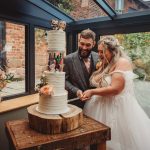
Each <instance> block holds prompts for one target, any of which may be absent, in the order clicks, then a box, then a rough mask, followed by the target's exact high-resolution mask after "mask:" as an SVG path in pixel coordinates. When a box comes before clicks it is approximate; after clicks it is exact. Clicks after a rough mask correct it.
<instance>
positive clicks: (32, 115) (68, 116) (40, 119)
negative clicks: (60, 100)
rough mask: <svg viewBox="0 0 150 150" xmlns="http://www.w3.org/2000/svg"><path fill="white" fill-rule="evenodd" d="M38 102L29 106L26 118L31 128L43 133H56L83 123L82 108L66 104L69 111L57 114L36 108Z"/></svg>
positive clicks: (72, 128) (66, 130)
mask: <svg viewBox="0 0 150 150" xmlns="http://www.w3.org/2000/svg"><path fill="white" fill-rule="evenodd" d="M37 106H38V104H35V105H32V106H29V107H28V108H27V111H28V119H29V125H30V127H31V128H32V129H34V130H36V131H38V132H41V133H45V134H56V133H64V132H68V131H71V130H74V129H76V128H78V127H79V126H81V125H82V123H83V112H82V109H81V108H79V107H77V106H74V105H71V104H68V107H69V111H68V112H67V113H63V114H59V115H51V114H43V113H40V112H38V111H37V110H36V107H37Z"/></svg>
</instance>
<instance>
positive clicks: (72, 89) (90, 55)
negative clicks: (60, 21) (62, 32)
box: [64, 29, 98, 108]
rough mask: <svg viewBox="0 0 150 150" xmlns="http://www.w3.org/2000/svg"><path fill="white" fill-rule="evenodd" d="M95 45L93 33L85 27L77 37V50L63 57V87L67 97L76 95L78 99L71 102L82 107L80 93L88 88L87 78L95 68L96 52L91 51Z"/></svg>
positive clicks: (70, 97)
mask: <svg viewBox="0 0 150 150" xmlns="http://www.w3.org/2000/svg"><path fill="white" fill-rule="evenodd" d="M94 46H95V33H94V32H93V31H92V30H90V29H86V30H83V31H82V32H81V34H80V38H79V48H78V51H76V52H74V53H71V54H69V55H67V56H66V57H65V58H64V71H65V72H66V76H65V78H66V80H65V88H66V90H67V91H68V99H72V98H76V97H78V98H79V100H77V101H74V102H72V104H74V105H76V106H78V107H80V108H83V106H84V102H82V101H80V99H82V93H83V92H84V91H85V90H87V89H89V88H90V84H89V78H90V76H91V74H92V73H93V71H95V70H96V63H97V61H98V54H97V53H95V52H93V51H92V49H93V48H94Z"/></svg>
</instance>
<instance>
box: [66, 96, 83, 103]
mask: <svg viewBox="0 0 150 150" xmlns="http://www.w3.org/2000/svg"><path fill="white" fill-rule="evenodd" d="M77 100H80V99H79V98H78V97H76V98H72V99H68V102H69V103H70V102H74V101H77Z"/></svg>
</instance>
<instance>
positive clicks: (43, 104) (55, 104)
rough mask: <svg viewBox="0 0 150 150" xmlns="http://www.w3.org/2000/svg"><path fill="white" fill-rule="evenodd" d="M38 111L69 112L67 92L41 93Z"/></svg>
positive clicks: (49, 112) (45, 112) (50, 112)
mask: <svg viewBox="0 0 150 150" xmlns="http://www.w3.org/2000/svg"><path fill="white" fill-rule="evenodd" d="M37 111H39V112H40V113H44V114H62V113H66V112H68V111H69V108H68V106H67V92H65V93H64V94H62V95H60V96H58V95H57V96H49V95H48V96H47V95H40V101H39V105H38V107H37Z"/></svg>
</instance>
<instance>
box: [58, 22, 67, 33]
mask: <svg viewBox="0 0 150 150" xmlns="http://www.w3.org/2000/svg"><path fill="white" fill-rule="evenodd" d="M58 26H59V30H62V31H64V30H65V28H66V22H65V21H62V20H61V21H59V25H58Z"/></svg>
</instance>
